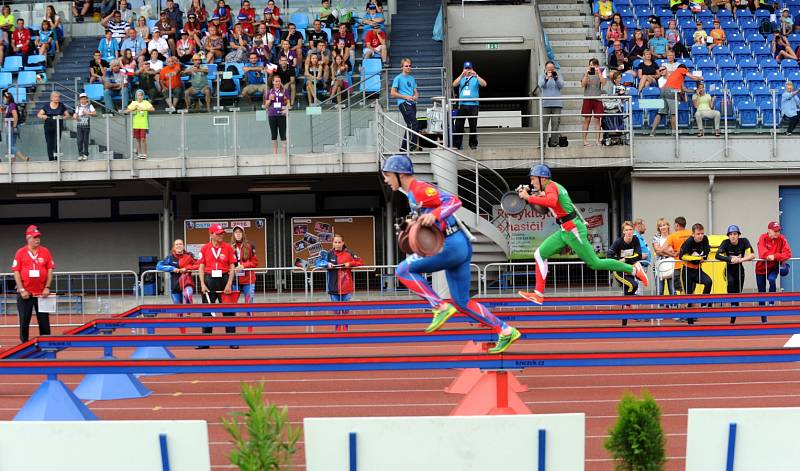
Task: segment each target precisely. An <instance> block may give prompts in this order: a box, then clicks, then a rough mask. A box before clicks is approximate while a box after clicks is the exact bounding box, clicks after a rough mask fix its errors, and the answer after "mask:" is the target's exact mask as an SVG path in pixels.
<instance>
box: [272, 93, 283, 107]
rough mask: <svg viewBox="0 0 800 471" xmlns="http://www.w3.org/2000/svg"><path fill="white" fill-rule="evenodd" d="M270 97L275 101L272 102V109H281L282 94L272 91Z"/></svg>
mask: <svg viewBox="0 0 800 471" xmlns="http://www.w3.org/2000/svg"><path fill="white" fill-rule="evenodd" d="M272 95H273V96H274V97H275V101H273V102H272V107H273V108H275V109H281V106H283V92H278V91H275V90H274V89H273V91H272Z"/></svg>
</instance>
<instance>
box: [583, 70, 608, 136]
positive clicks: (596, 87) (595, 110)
mask: <svg viewBox="0 0 800 471" xmlns="http://www.w3.org/2000/svg"><path fill="white" fill-rule="evenodd" d="M605 85H606V79H605V77H603V75H602V71H601V70H600V61H598V60H597V59H596V58H594V57H593V58H591V59H589V67H588V68H587V69H586V73H585V74H583V78H581V86H582V87H583V97H584V98H583V105H582V106H581V114H582V115H583V145H584V146H586V147H589V146H591V144H589V124H590V123H591V121H592V116H593V115H594V119H595V125H594V129H595V132H596V136H595V145H598V146H599V145H600V143H601V141H602V140H603V131H602V130H601V129H600V124H601V122H602V120H603V102H602V101H600V96H601V95H602V94H603V87H605Z"/></svg>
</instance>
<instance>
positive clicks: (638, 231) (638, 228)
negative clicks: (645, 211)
mask: <svg viewBox="0 0 800 471" xmlns="http://www.w3.org/2000/svg"><path fill="white" fill-rule="evenodd" d="M645 232H647V225H646V224H645V223H644V219H642V218H637V219H635V220H634V221H633V235H635V236H636V238H637V239H639V246H640V247H641V248H642V259H641V261H640V262H639V263H640V264H641V265H642V267H643V268H644V269H647V267H649V266H650V261H651V260H652V259H653V256H652V255H651V254H650V248H649V247H648V245H647V239H645V238H644V233H645ZM636 294H641V293H640V292H639V290H636Z"/></svg>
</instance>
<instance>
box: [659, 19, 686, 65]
mask: <svg viewBox="0 0 800 471" xmlns="http://www.w3.org/2000/svg"><path fill="white" fill-rule="evenodd" d="M664 37H666V38H667V46H668V47H669V49H668V52H673V53H674V54H675V55H676V56H678V57H689V50H688V49H686V46H685V45H684V44H683V40H682V39H681V32H680V31H678V27H677V25H676V23H675V20H669V23H667V32H666V34H665V35H664Z"/></svg>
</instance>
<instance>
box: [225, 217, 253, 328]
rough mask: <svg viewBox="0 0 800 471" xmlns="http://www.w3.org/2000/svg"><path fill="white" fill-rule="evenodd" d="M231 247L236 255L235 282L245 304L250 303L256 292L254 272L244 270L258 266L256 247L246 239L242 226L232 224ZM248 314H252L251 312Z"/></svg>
mask: <svg viewBox="0 0 800 471" xmlns="http://www.w3.org/2000/svg"><path fill="white" fill-rule="evenodd" d="M231 247H233V253H234V254H235V255H236V284H237V286H238V287H239V288H238V290H239V292H240V293H241V294H243V295H244V302H245V304H252V303H253V298H254V297H255V294H256V274H255V273H253V272H252V271H245V269H246V268H258V257H257V256H256V247H255V246H254V245H253V243H252V242H250V241H249V240H247V236H246V235H245V233H244V227H243V226H241V225H236V226H233V234H232V235H231ZM248 315H252V313H251V314H248Z"/></svg>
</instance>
